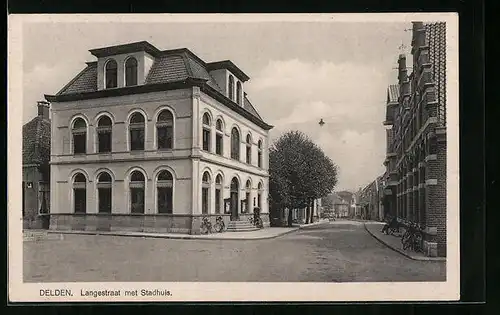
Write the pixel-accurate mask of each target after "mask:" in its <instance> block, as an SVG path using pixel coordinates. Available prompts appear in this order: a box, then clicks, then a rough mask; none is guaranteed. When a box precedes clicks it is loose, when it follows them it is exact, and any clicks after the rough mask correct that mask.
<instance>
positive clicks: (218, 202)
mask: <svg viewBox="0 0 500 315" xmlns="http://www.w3.org/2000/svg"><path fill="white" fill-rule="evenodd" d="M223 187H224V186H223V184H222V176H221V175H220V174H219V175H217V177H215V213H217V214H219V213H222V212H223V211H222V210H221V209H222V205H223V204H224V202H223V200H222V189H223Z"/></svg>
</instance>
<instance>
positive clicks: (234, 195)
mask: <svg viewBox="0 0 500 315" xmlns="http://www.w3.org/2000/svg"><path fill="white" fill-rule="evenodd" d="M238 190H239V184H238V179H237V178H236V177H235V178H233V180H231V220H238V204H239V202H238V201H239V198H238Z"/></svg>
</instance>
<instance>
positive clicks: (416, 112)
mask: <svg viewBox="0 0 500 315" xmlns="http://www.w3.org/2000/svg"><path fill="white" fill-rule="evenodd" d="M411 53H412V58H413V71H412V72H411V73H410V74H409V75H408V73H407V66H406V56H405V55H400V56H399V59H398V84H397V85H391V86H389V88H388V91H387V110H386V119H385V122H384V125H386V126H388V127H389V129H387V157H386V160H385V163H384V164H385V165H386V173H385V175H384V177H383V181H384V183H385V185H384V199H383V203H384V208H385V209H386V213H388V214H390V215H392V216H397V217H398V218H400V219H402V220H405V221H409V222H416V223H419V224H420V225H421V226H422V227H423V231H424V250H425V252H426V254H427V255H429V256H446V146H447V143H446V23H444V22H439V23H425V24H424V23H422V22H414V23H413V37H412V51H411ZM453 210H454V211H456V209H453Z"/></svg>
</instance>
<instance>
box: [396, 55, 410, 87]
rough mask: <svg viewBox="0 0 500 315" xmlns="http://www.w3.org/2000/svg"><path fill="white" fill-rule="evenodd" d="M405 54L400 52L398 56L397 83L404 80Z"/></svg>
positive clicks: (405, 75)
mask: <svg viewBox="0 0 500 315" xmlns="http://www.w3.org/2000/svg"><path fill="white" fill-rule="evenodd" d="M407 77H408V76H407V74H406V56H405V55H404V54H400V55H399V58H398V83H399V84H402V83H403V82H405V81H406V78H407Z"/></svg>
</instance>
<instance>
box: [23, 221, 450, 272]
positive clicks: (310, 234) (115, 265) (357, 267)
mask: <svg viewBox="0 0 500 315" xmlns="http://www.w3.org/2000/svg"><path fill="white" fill-rule="evenodd" d="M445 274H446V272H445V263H444V262H434V261H431V262H427V261H414V260H411V259H408V258H406V257H404V256H402V255H401V254H399V253H396V252H394V251H393V250H391V249H389V248H387V247H385V246H384V245H382V244H380V243H379V242H378V241H377V240H375V239H374V238H373V237H372V236H370V235H369V234H368V233H367V232H366V230H365V229H364V227H363V225H362V223H358V222H349V221H347V222H345V221H344V222H333V223H332V224H323V225H318V226H315V227H310V228H308V229H305V230H300V231H297V232H293V233H290V234H287V235H284V236H281V237H278V238H275V239H268V240H253V241H240V240H236V241H230V240H223V241H216V240H213V241H212V240H172V239H143V238H133V237H119V236H118V237H115V236H95V235H64V239H63V240H45V241H40V242H33V241H25V242H24V278H25V282H73V281H76V282H80V281H81V282H94V281H98V282H102V281H106V282H111V281H147V282H149V281H165V282H167V281H260V282H266V281H276V282H277V281H314V282H346V281H349V282H353V281H355V282H365V281H444V280H445Z"/></svg>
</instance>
